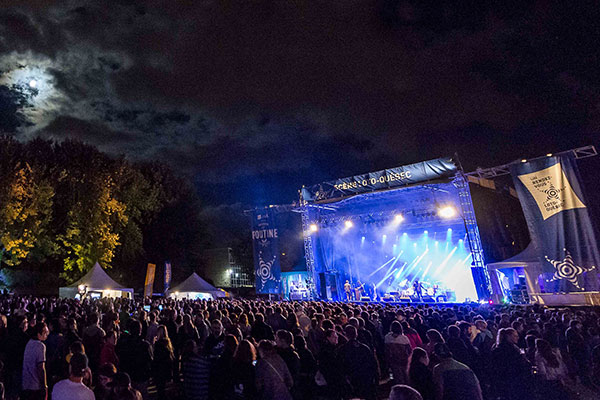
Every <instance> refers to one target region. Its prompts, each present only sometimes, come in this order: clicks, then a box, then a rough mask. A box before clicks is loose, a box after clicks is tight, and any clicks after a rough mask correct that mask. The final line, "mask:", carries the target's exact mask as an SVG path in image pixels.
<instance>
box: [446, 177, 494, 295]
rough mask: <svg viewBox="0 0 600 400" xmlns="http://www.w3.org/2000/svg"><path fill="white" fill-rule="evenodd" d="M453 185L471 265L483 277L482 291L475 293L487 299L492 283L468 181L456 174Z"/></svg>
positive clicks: (490, 292)
mask: <svg viewBox="0 0 600 400" xmlns="http://www.w3.org/2000/svg"><path fill="white" fill-rule="evenodd" d="M454 185H455V186H456V188H457V189H458V196H459V201H460V208H461V217H462V219H463V222H464V224H465V230H466V231H467V241H468V243H469V248H470V250H471V257H472V258H473V264H472V265H473V267H477V268H481V271H483V276H484V277H485V282H484V287H483V288H481V290H483V293H479V290H477V292H478V293H477V294H478V295H479V296H481V295H483V296H484V297H485V298H487V299H489V298H490V296H491V294H492V285H491V282H490V276H489V273H488V270H487V268H486V266H485V261H484V258H483V246H482V245H481V237H480V236H479V228H478V227H477V220H476V218H475V210H474V208H473V201H472V200H471V191H470V190H469V183H468V182H467V180H466V178H465V177H464V175H463V174H462V173H459V174H457V176H456V178H455V179H454Z"/></svg>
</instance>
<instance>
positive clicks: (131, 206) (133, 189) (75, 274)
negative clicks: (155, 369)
mask: <svg viewBox="0 0 600 400" xmlns="http://www.w3.org/2000/svg"><path fill="white" fill-rule="evenodd" d="M205 236H206V235H204V232H203V224H202V222H201V219H200V204H199V199H198V197H197V195H196V192H195V190H194V189H193V187H192V186H191V185H190V184H189V183H188V181H186V180H185V179H183V178H180V177H178V176H176V175H175V174H174V173H173V172H172V171H171V170H170V169H169V168H167V167H166V166H164V165H162V164H159V163H133V162H130V161H128V160H125V159H124V158H113V157H110V156H108V155H106V154H103V153H101V152H100V151H99V150H97V149H96V148H95V147H93V146H89V145H86V144H83V143H80V142H76V141H64V142H61V143H55V142H52V141H48V140H42V139H34V140H32V141H30V142H27V143H22V142H19V141H16V140H15V139H13V138H11V137H8V136H4V137H0V246H1V247H0V255H1V257H2V259H1V262H0V267H1V268H2V276H1V278H2V279H3V280H4V281H5V282H0V284H2V283H4V284H11V282H7V280H10V278H8V277H10V276H11V273H13V272H14V271H34V272H39V271H42V272H47V274H31V276H40V275H48V276H52V277H54V280H53V281H52V283H51V284H50V286H53V285H57V284H59V283H64V282H65V281H66V282H67V283H69V282H72V281H74V280H76V279H78V278H79V277H81V276H82V275H83V274H84V273H85V271H86V270H87V269H89V268H90V267H91V266H92V265H93V264H94V263H95V262H96V261H99V262H100V264H101V265H102V266H103V267H105V268H111V270H110V274H111V275H112V276H113V277H115V278H116V279H118V280H121V282H122V283H124V284H128V285H132V286H133V287H140V286H141V285H142V284H143V277H144V274H145V266H146V264H147V263H148V262H152V263H155V264H157V265H162V263H164V261H165V260H170V261H171V262H172V264H173V266H174V271H173V272H174V275H175V276H176V278H177V275H181V276H183V275H185V274H187V273H188V272H189V271H190V270H191V269H192V268H193V267H195V266H197V265H198V264H199V263H200V262H201V261H200V258H201V251H202V249H203V247H204V246H205V245H206V244H207V243H206V242H205V241H204V237H205ZM58 276H60V278H61V280H60V282H59V280H58V279H57V277H58ZM158 280H160V279H158ZM28 283H29V285H30V286H38V289H40V288H39V286H43V285H44V284H46V283H47V282H41V281H40V282H39V284H38V283H35V282H28ZM46 290H48V289H46Z"/></svg>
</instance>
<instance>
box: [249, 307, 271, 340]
mask: <svg viewBox="0 0 600 400" xmlns="http://www.w3.org/2000/svg"><path fill="white" fill-rule="evenodd" d="M251 335H252V337H253V338H254V340H256V341H259V342H260V341H261V340H275V335H274V333H273V328H271V327H270V326H269V325H268V324H267V323H265V317H264V315H263V314H261V313H258V314H256V315H255V320H254V325H253V326H252V330H251Z"/></svg>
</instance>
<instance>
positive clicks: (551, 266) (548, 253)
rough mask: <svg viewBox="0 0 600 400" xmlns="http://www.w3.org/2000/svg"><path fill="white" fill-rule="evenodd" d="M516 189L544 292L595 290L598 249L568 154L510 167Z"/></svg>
mask: <svg viewBox="0 0 600 400" xmlns="http://www.w3.org/2000/svg"><path fill="white" fill-rule="evenodd" d="M511 173H512V176H513V180H514V183H515V188H516V190H517V193H518V195H519V199H520V201H521V205H522V207H523V213H524V214H525V218H526V220H527V225H528V227H529V232H530V234H531V238H532V240H533V241H534V242H535V244H536V245H537V248H538V249H539V252H540V254H539V257H540V261H541V263H542V272H543V273H542V276H541V278H540V286H541V287H542V288H543V289H542V290H543V291H544V292H573V291H584V290H585V291H594V290H598V289H599V285H598V266H599V265H600V264H599V263H598V262H599V259H600V257H599V254H598V247H597V242H596V237H595V233H594V229H593V226H592V221H591V218H590V214H589V210H588V208H587V205H586V204H587V203H586V199H585V197H584V193H583V189H582V187H581V184H580V179H579V172H578V170H577V165H576V161H575V158H574V157H573V156H572V155H571V154H566V155H559V156H551V157H545V158H541V159H536V160H533V161H530V162H522V163H515V164H513V165H512V166H511Z"/></svg>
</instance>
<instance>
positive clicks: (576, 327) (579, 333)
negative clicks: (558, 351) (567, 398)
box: [565, 319, 590, 384]
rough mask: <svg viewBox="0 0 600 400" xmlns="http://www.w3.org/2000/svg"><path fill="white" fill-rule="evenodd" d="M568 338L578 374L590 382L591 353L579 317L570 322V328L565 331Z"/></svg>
mask: <svg viewBox="0 0 600 400" xmlns="http://www.w3.org/2000/svg"><path fill="white" fill-rule="evenodd" d="M565 337H566V340H567V351H568V353H569V356H570V357H571V359H572V360H573V361H574V362H575V365H576V367H577V376H578V377H579V379H580V380H581V381H582V382H583V383H585V384H589V383H590V379H589V370H590V354H589V351H588V346H587V343H586V341H585V338H584V336H583V324H582V323H581V321H579V320H577V319H573V320H571V321H570V322H569V328H568V329H567V330H566V332H565Z"/></svg>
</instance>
